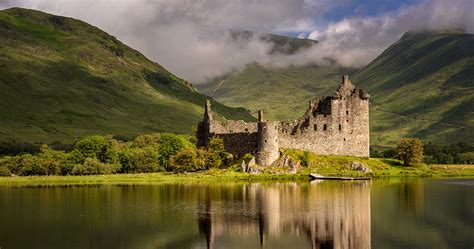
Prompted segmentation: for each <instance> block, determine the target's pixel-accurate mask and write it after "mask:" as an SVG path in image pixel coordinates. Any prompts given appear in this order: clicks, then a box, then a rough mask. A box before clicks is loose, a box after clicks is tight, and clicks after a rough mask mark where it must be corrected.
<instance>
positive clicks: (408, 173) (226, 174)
mask: <svg viewBox="0 0 474 249" xmlns="http://www.w3.org/2000/svg"><path fill="white" fill-rule="evenodd" d="M309 170H311V169H303V170H301V172H300V173H298V174H285V173H277V174H272V173H261V174H257V175H252V174H249V173H243V172H236V171H235V170H233V169H220V170H219V169H215V170H207V171H200V172H194V173H139V174H110V175H83V176H80V175H78V176H72V175H69V176H10V177H8V176H7V177H0V187H4V186H61V185H63V186H64V185H109V184H110V185H119V184H162V183H232V182H234V183H250V182H272V181H278V182H286V181H292V182H302V181H304V182H309V181H310V177H309V174H310V173H312V172H309ZM318 173H320V174H323V175H325V176H347V177H361V176H364V177H367V176H369V177H372V178H373V179H397V178H398V179H401V178H433V179H434V178H474V165H431V166H421V167H410V168H408V167H407V168H403V167H391V168H390V169H385V170H374V171H373V172H372V173H361V172H357V171H344V172H337V173H335V172H325V171H324V170H322V169H320V170H318Z"/></svg>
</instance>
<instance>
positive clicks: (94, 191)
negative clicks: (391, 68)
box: [0, 179, 474, 249]
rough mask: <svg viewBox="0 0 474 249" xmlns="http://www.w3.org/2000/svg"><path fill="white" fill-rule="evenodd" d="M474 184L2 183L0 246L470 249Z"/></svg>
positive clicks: (473, 240)
mask: <svg viewBox="0 0 474 249" xmlns="http://www.w3.org/2000/svg"><path fill="white" fill-rule="evenodd" d="M473 247H474V179H463V180H455V179H444V180H433V179H424V180H400V179H396V180H394V179H391V180H376V181H372V182H331V181H323V182H313V183H252V184H238V183H226V184H160V185H135V186H133V185H123V186H122V185H112V186H111V185H101V186H69V187H0V248H2V249H9V248H140V249H141V248H244V249H251V248H468V249H472V248H473Z"/></svg>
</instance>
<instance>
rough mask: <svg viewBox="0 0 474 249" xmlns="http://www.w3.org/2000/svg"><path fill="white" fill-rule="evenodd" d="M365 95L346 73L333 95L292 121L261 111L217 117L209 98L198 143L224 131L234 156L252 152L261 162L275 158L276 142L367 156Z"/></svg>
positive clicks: (312, 103)
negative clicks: (254, 119)
mask: <svg viewBox="0 0 474 249" xmlns="http://www.w3.org/2000/svg"><path fill="white" fill-rule="evenodd" d="M369 97H370V95H369V94H368V93H367V92H365V91H363V90H360V89H358V88H356V87H355V86H354V85H353V84H352V83H351V82H350V80H349V77H348V76H347V75H345V76H343V78H342V83H341V85H340V86H339V88H338V89H337V91H336V92H335V93H334V94H333V95H332V96H326V97H323V98H322V99H320V100H319V101H317V102H316V101H310V102H309V107H308V109H307V111H306V112H305V114H304V115H303V116H302V117H301V118H299V119H298V120H297V121H295V122H268V121H264V120H263V113H262V112H259V122H258V123H247V122H244V121H241V120H239V121H226V122H223V123H221V122H218V121H216V120H213V119H212V113H211V110H210V102H207V103H206V109H205V113H204V120H203V122H201V123H199V125H198V134H197V137H198V144H199V145H200V146H205V145H206V144H207V142H208V140H209V138H210V137H213V136H218V137H222V138H223V139H224V144H225V147H226V150H228V151H229V152H231V153H232V154H234V156H236V157H240V156H242V155H244V154H245V153H251V154H254V155H256V158H257V163H258V164H260V165H269V164H271V163H273V162H274V161H275V160H276V159H278V156H279V148H288V149H300V150H307V151H312V152H314V153H316V154H320V155H344V156H358V157H369V145H370V144H369Z"/></svg>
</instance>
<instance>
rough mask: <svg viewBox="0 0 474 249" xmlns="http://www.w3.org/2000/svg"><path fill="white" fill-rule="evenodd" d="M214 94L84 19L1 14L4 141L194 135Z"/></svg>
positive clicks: (240, 114)
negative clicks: (190, 133) (204, 106)
mask: <svg viewBox="0 0 474 249" xmlns="http://www.w3.org/2000/svg"><path fill="white" fill-rule="evenodd" d="M206 98H207V97H206V96H204V95H202V94H200V93H198V92H197V91H196V90H195V89H194V88H193V87H192V86H191V85H190V84H188V83H187V82H186V81H184V80H182V79H180V78H178V77H176V76H175V75H173V74H171V73H170V72H168V71H167V70H166V69H164V68H163V67H161V66H160V65H158V64H156V63H154V62H151V61H150V60H148V59H147V58H145V57H144V56H143V55H142V54H140V53H139V52H137V51H135V50H133V49H131V48H129V47H127V46H126V45H124V44H122V43H121V42H120V41H118V40H117V39H115V37H113V36H110V35H108V34H107V33H105V32H103V31H101V30H99V29H98V28H96V27H93V26H91V25H88V24H86V23H84V22H82V21H78V20H75V19H72V18H65V17H59V16H54V15H50V14H46V13H42V12H39V11H33V10H26V9H20V8H13V9H8V10H3V11H0V141H11V140H17V141H24V142H52V141H55V140H57V141H62V142H70V141H72V140H73V139H75V138H76V137H79V136H84V135H88V134H97V133H98V134H114V135H123V136H134V135H137V134H142V133H149V132H163V131H168V132H179V133H181V132H192V130H193V129H194V127H195V125H196V123H197V122H198V121H199V120H201V117H202V116H201V115H202V112H203V108H202V106H203V104H204V102H205V99H206ZM213 108H214V110H215V111H216V112H217V114H218V115H219V116H220V117H225V118H228V119H244V120H253V119H254V118H253V117H252V116H250V115H249V113H248V112H247V111H246V110H244V109H242V108H239V109H235V108H229V107H226V106H224V105H222V104H219V103H217V102H213Z"/></svg>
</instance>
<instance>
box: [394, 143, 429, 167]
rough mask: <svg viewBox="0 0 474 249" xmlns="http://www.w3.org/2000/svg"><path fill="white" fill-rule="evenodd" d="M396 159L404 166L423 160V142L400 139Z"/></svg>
mask: <svg viewBox="0 0 474 249" xmlns="http://www.w3.org/2000/svg"><path fill="white" fill-rule="evenodd" d="M396 151H397V159H399V160H402V161H403V164H405V166H409V165H411V164H413V163H419V162H421V161H422V160H423V142H421V140H419V139H417V138H402V139H401V140H400V142H399V143H398V145H397V148H396Z"/></svg>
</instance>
